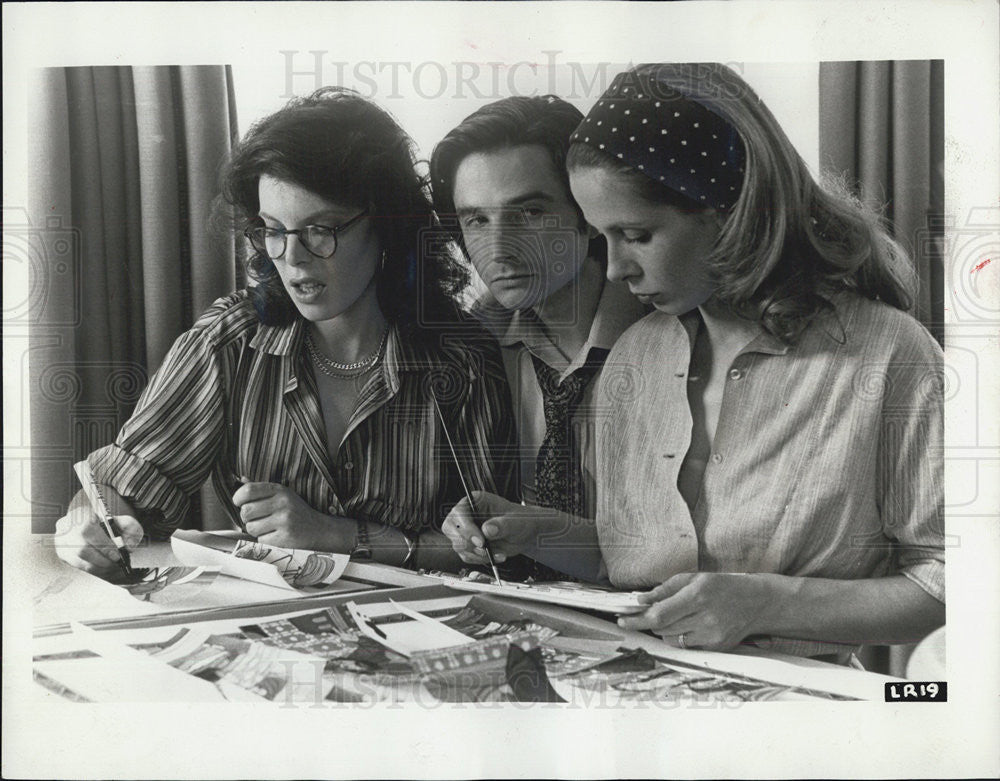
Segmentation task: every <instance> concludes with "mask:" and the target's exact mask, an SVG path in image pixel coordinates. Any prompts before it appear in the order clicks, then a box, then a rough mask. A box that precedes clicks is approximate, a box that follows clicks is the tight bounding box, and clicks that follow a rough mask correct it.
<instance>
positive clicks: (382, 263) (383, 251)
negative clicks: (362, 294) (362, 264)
mask: <svg viewBox="0 0 1000 781" xmlns="http://www.w3.org/2000/svg"><path fill="white" fill-rule="evenodd" d="M385 256H386V251H385V250H382V260H381V262H380V263H379V266H378V273H379V274H381V273H382V272H383V271H385Z"/></svg>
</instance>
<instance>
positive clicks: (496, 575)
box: [430, 389, 503, 586]
mask: <svg viewBox="0 0 1000 781" xmlns="http://www.w3.org/2000/svg"><path fill="white" fill-rule="evenodd" d="M430 396H431V401H432V402H433V403H434V409H435V410H436V411H437V416H438V420H440V421H441V430H442V431H444V438H445V441H446V442H447V443H448V450H450V451H451V457H452V459H453V460H454V462H455V470H456V471H457V472H458V479H459V480H460V481H461V482H462V490H464V491H465V498H466V499H468V500H469V509H470V510H471V511H472V517H473V518H475V516H476V503H475V502H474V501H473V499H472V492H471V491H470V490H469V484H468V483H466V482H465V475H464V474H462V465H461V463H459V460H458V453H457V452H455V445H454V444H453V443H452V441H451V435H450V434H449V433H448V426H447V425H446V424H445V422H444V415H442V414H441V405H439V404H438V400H437V396H436V395H434V391H433V389H432V390H431V391H430ZM483 550H484V551H486V558H487V559H488V560H489V562H490V568H491V569H492V570H493V577H494V578H496V581H497V585H498V586H503V581H502V580H500V571H499V570H498V569H497V565H496V561H495V560H494V559H493V551H492V550H490V542H489V540H487V539H486V535H485V534H484V535H483Z"/></svg>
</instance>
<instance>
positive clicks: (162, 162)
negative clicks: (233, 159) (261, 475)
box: [28, 66, 242, 532]
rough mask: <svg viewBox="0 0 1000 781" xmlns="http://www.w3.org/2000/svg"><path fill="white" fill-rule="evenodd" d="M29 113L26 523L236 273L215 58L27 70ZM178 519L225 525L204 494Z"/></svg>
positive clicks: (232, 132)
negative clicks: (221, 199) (227, 222)
mask: <svg viewBox="0 0 1000 781" xmlns="http://www.w3.org/2000/svg"><path fill="white" fill-rule="evenodd" d="M35 78H36V79H37V84H36V85H34V87H35V88H34V89H33V90H32V91H31V94H32V95H33V96H34V97H33V100H32V101H31V106H30V108H29V110H30V111H31V113H32V116H31V118H30V119H31V125H30V126H31V127H32V128H34V129H35V133H34V135H33V137H32V139H31V144H30V147H29V171H30V173H31V181H30V184H29V205H28V216H29V219H30V224H31V231H30V233H31V239H32V253H31V262H30V264H29V288H30V290H31V291H32V316H31V322H30V324H29V339H30V351H29V380H28V381H29V384H30V393H29V395H30V421H31V443H32V464H31V500H32V530H33V531H35V532H45V531H52V529H53V527H54V523H55V521H56V519H58V518H59V517H60V516H61V515H62V514H63V513H64V512H65V509H66V506H67V504H68V501H69V499H70V498H71V497H72V495H73V494H74V493H75V492H76V489H77V485H76V478H75V476H74V474H73V470H72V464H73V463H74V462H75V461H78V460H80V459H81V458H83V457H84V456H86V455H87V454H88V453H89V452H91V451H92V450H95V449H96V448H98V447H101V446H103V445H106V444H108V443H109V442H111V441H112V440H113V439H114V437H115V435H116V433H117V431H118V429H119V428H120V427H121V425H122V423H124V421H125V420H127V418H128V417H129V415H130V414H131V413H132V410H133V409H134V407H135V403H136V401H137V400H138V398H139V395H140V394H141V392H142V390H143V389H144V388H145V386H146V383H147V382H148V379H149V376H150V374H151V373H152V372H154V371H155V370H156V368H157V367H158V366H159V365H160V363H161V362H162V360H163V357H164V355H165V354H166V352H167V350H168V349H169V348H170V345H171V344H172V343H173V341H174V339H176V337H177V336H178V335H179V334H180V333H182V332H183V331H184V330H186V329H187V328H189V327H190V326H191V324H192V323H193V321H194V319H195V318H196V317H197V315H198V314H199V313H200V312H201V311H202V310H204V309H205V308H206V307H207V306H208V305H209V304H210V303H211V302H212V301H213V300H214V299H215V298H217V297H219V296H221V295H224V294H225V293H228V292H231V291H232V290H233V289H234V288H235V286H236V285H237V283H238V282H242V275H241V274H239V272H238V268H237V262H236V254H235V247H236V244H235V241H234V239H233V237H232V235H231V233H230V232H226V231H224V230H219V229H218V228H217V227H213V225H214V222H213V220H211V219H210V218H211V215H212V202H213V199H214V198H215V196H216V194H217V191H218V189H217V173H218V170H219V168H220V166H221V164H222V162H223V161H224V160H225V159H226V157H227V156H228V154H229V151H230V149H231V146H232V143H233V141H234V140H235V137H236V132H237V129H236V115H235V111H234V96H233V85H232V76H231V73H230V71H229V68H228V67H225V66H191V67H167V66H156V67H78V68H50V69H41V70H39V71H37V72H36V74H35ZM193 504H194V506H195V507H196V511H195V512H194V513H193V514H192V515H193V518H192V525H196V526H205V527H207V528H218V527H219V526H223V525H224V526H226V527H228V526H229V525H230V524H229V522H228V520H226V519H225V516H224V515H222V514H221V512H222V511H221V507H218V505H217V504H216V503H215V500H214V497H213V496H211V492H210V491H209V490H205V491H203V492H202V501H201V502H198V501H195V502H193Z"/></svg>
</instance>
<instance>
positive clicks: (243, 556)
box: [170, 533, 350, 593]
mask: <svg viewBox="0 0 1000 781" xmlns="http://www.w3.org/2000/svg"><path fill="white" fill-rule="evenodd" d="M170 547H171V549H172V550H173V553H174V555H175V556H176V557H177V558H178V560H180V561H182V562H184V563H185V564H189V565H194V566H212V567H218V568H220V569H221V571H222V572H223V573H224V574H226V575H229V576H231V577H235V578H242V579H243V580H251V581H254V582H255V583H263V584H264V585H266V586H273V587H274V588H278V589H281V590H283V591H292V592H295V591H300V592H306V593H318V592H321V591H328V590H333V591H336V590H338V589H337V586H336V584H337V581H338V580H339V578H340V576H341V575H343V574H344V570H345V569H346V567H347V564H348V562H349V560H350V557H349V556H348V555H347V554H341V553H318V552H314V551H304V550H294V549H288V548H277V547H274V546H269V545H264V544H262V543H259V542H249V541H246V540H236V541H235V542H234V545H233V552H232V553H227V552H225V551H223V550H218V549H216V548H212V547H208V546H207V545H203V544H200V543H199V542H195V541H193V539H192V538H191V537H189V536H187V535H184V534H176V533H175V534H174V535H173V536H172V537H171V538H170Z"/></svg>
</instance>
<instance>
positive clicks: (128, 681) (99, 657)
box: [34, 622, 223, 702]
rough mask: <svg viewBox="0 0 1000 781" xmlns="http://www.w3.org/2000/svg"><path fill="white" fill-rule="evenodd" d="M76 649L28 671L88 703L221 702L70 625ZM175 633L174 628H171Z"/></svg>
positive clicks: (145, 658) (196, 684) (159, 665)
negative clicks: (36, 672) (58, 685)
mask: <svg viewBox="0 0 1000 781" xmlns="http://www.w3.org/2000/svg"><path fill="white" fill-rule="evenodd" d="M71 626H72V629H73V633H72V637H73V641H75V642H74V645H75V646H76V648H77V649H78V650H80V651H90V652H93V653H94V654H96V656H86V655H83V654H77V655H75V656H74V655H73V654H72V653H67V654H64V655H63V658H55V659H52V660H49V661H43V662H36V663H35V664H34V668H35V670H36V671H38V672H40V673H41V674H42V675H44V676H46V677H48V678H50V679H51V680H54V681H58V683H59V684H62V685H63V686H65V687H66V688H68V689H69V690H71V691H73V692H75V693H77V694H79V695H80V696H82V697H85V698H86V699H88V700H90V701H92V702H221V701H223V697H222V696H221V695H220V693H219V691H218V690H217V689H216V688H215V687H214V686H212V684H210V683H208V682H206V681H203V680H201V679H200V678H195V677H193V676H191V675H187V674H185V673H183V672H181V671H180V670H175V669H174V668H173V667H170V666H169V665H167V664H165V663H163V662H162V661H158V660H156V659H154V658H152V657H151V656H149V655H148V654H146V653H143V652H142V651H137V650H135V649H134V648H130V647H129V646H127V645H125V644H123V643H121V642H119V641H118V640H117V639H116V638H113V637H109V636H108V635H107V634H106V633H103V632H97V631H94V630H93V629H90V628H89V627H86V626H84V625H83V624H80V623H76V622H73V623H72V624H71ZM175 631H176V630H175Z"/></svg>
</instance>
